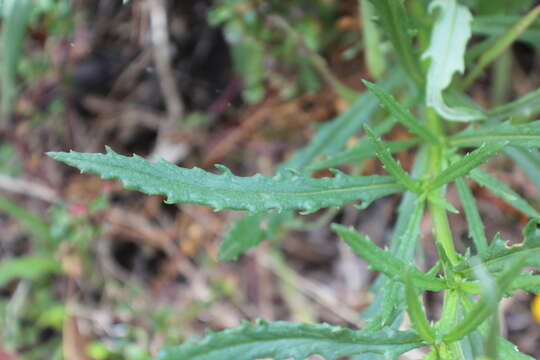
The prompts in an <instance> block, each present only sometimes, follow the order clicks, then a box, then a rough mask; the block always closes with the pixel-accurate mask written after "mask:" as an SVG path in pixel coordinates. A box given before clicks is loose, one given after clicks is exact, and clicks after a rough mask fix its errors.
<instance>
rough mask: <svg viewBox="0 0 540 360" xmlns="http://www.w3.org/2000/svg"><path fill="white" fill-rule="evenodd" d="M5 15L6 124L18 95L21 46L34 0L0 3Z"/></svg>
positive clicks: (3, 90) (3, 109)
mask: <svg viewBox="0 0 540 360" xmlns="http://www.w3.org/2000/svg"><path fill="white" fill-rule="evenodd" d="M0 7H1V9H2V15H3V19H4V21H3V24H2V36H1V44H2V51H1V53H0V54H1V55H0V56H1V66H2V69H1V72H0V76H1V78H2V115H3V116H2V118H3V121H4V122H5V121H6V120H7V119H8V117H9V115H10V113H11V108H12V106H13V100H14V98H15V95H16V83H15V76H16V73H17V64H18V62H19V58H20V55H21V46H22V41H23V38H24V34H25V33H26V26H27V25H28V21H29V19H30V13H31V10H32V0H4V1H2V2H1V3H0Z"/></svg>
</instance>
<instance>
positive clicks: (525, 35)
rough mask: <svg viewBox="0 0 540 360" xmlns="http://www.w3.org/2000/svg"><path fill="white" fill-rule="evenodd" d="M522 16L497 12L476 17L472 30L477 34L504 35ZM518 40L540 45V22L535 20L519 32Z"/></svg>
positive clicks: (536, 45)
mask: <svg viewBox="0 0 540 360" xmlns="http://www.w3.org/2000/svg"><path fill="white" fill-rule="evenodd" d="M520 19H521V16H519V15H512V14H497V15H487V16H478V17H475V18H474V20H473V24H472V30H473V32H474V33H475V34H478V35H485V36H502V35H503V34H505V33H506V32H508V30H509V29H510V28H511V27H512V26H513V25H514V24H515V23H517V22H518V21H519V20H520ZM518 40H520V41H524V42H526V43H528V44H529V45H532V46H535V47H538V46H540V45H539V44H540V24H539V23H537V22H535V23H533V24H532V25H531V26H530V27H528V28H527V30H525V31H524V32H522V33H521V34H519V37H518Z"/></svg>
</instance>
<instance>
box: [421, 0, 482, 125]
mask: <svg viewBox="0 0 540 360" xmlns="http://www.w3.org/2000/svg"><path fill="white" fill-rule="evenodd" d="M437 8H439V15H438V17H437V20H436V22H435V25H434V26H433V31H432V33H431V40H430V44H429V47H428V49H427V50H426V51H425V52H424V54H423V55H422V58H424V59H427V58H429V59H431V63H430V64H429V70H428V73H427V85H426V102H427V106H429V107H432V108H434V109H435V111H437V113H438V114H439V115H440V116H442V117H443V118H445V119H447V120H454V121H474V120H481V119H483V118H484V117H485V116H484V115H483V114H482V113H481V112H480V111H478V110H476V109H473V108H461V107H454V108H452V107H450V106H448V105H447V104H446V103H445V101H444V98H443V90H444V89H446V88H447V87H448V86H449V85H450V83H451V82H452V76H453V75H454V74H455V73H456V72H457V73H463V71H464V70H465V63H464V56H465V48H466V46H467V42H468V41H469V38H470V37H471V20H472V15H471V13H470V12H469V10H468V9H467V8H466V7H465V6H463V5H460V4H458V3H457V1H456V0H434V1H432V2H431V3H430V5H429V10H430V12H434V11H435V9H437Z"/></svg>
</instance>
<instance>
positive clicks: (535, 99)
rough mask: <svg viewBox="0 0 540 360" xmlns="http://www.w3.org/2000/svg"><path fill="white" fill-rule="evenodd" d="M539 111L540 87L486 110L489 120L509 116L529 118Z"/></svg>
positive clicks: (507, 117)
mask: <svg viewBox="0 0 540 360" xmlns="http://www.w3.org/2000/svg"><path fill="white" fill-rule="evenodd" d="M539 113H540V89H536V90H534V91H531V92H529V93H527V94H525V95H523V96H522V97H520V98H518V99H517V100H514V101H512V102H510V103H507V104H505V105H501V106H498V107H496V108H494V109H491V110H489V111H488V113H487V116H488V117H489V119H490V120H506V119H509V118H525V119H531V118H533V117H534V116H536V115H538V114H539Z"/></svg>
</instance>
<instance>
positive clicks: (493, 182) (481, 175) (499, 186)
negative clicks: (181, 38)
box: [470, 169, 540, 218]
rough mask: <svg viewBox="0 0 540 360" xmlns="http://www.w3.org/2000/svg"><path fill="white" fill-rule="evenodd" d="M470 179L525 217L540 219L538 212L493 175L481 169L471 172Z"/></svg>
mask: <svg viewBox="0 0 540 360" xmlns="http://www.w3.org/2000/svg"><path fill="white" fill-rule="evenodd" d="M470 177H471V178H472V179H473V180H474V181H475V182H476V183H478V184H479V185H482V186H484V187H486V188H487V189H489V191H491V192H492V193H493V194H494V195H495V196H497V197H499V198H500V199H501V200H503V201H505V202H506V203H508V204H510V205H512V206H513V207H515V208H516V209H518V210H519V211H521V212H522V213H524V214H525V215H528V216H530V217H533V218H540V213H538V211H536V210H535V209H534V208H533V207H532V206H531V205H529V203H528V202H527V201H526V200H525V199H523V198H522V197H521V196H519V194H518V193H516V192H515V191H513V190H512V189H510V188H509V187H508V185H506V184H505V183H503V182H501V181H499V180H497V178H495V177H494V176H492V175H489V174H487V173H485V172H483V171H481V170H480V169H474V170H472V171H471V172H470Z"/></svg>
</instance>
